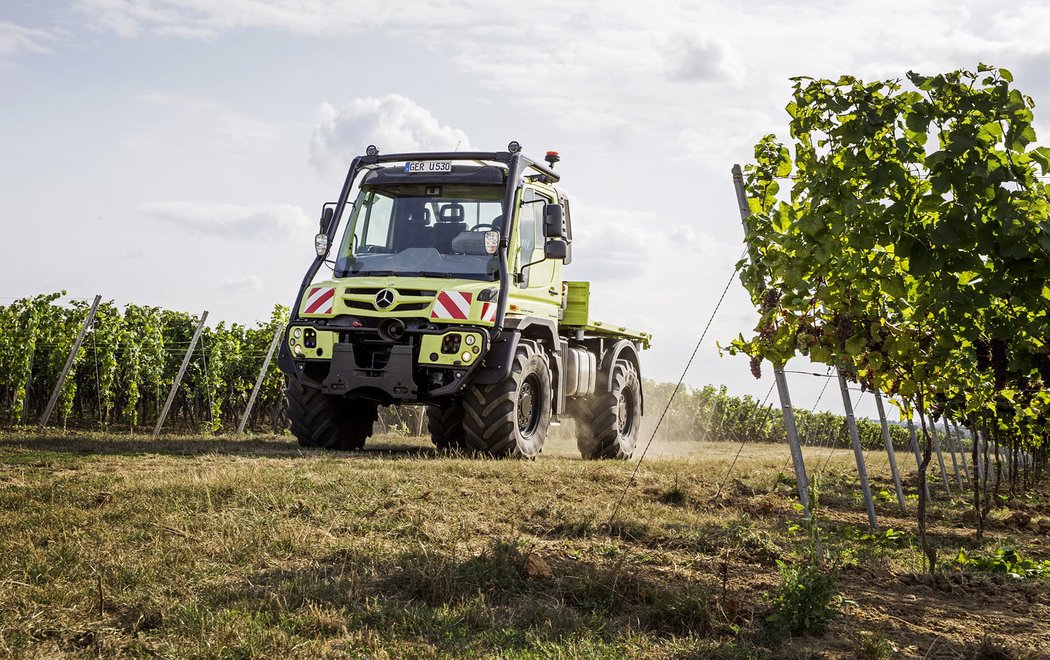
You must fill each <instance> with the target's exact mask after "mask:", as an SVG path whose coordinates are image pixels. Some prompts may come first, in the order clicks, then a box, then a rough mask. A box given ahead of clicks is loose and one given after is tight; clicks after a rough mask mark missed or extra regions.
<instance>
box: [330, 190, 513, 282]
mask: <svg viewBox="0 0 1050 660" xmlns="http://www.w3.org/2000/svg"><path fill="white" fill-rule="evenodd" d="M502 202H503V188H502V187H498V186H450V185H445V186H435V185H423V184H420V185H404V186H384V187H370V188H367V189H362V190H361V192H360V193H359V194H358V196H357V200H356V201H355V202H354V206H353V209H352V210H351V211H350V213H349V220H348V222H347V224H346V228H345V229H344V232H343V240H342V242H341V243H340V246H339V252H338V253H337V257H336V264H335V276H336V277H352V276H365V275H406V276H419V277H461V278H466V279H484V280H491V279H495V277H496V275H497V274H498V273H499V259H498V258H497V257H496V255H492V254H489V253H488V252H486V251H485V232H486V231H489V230H492V229H495V230H497V231H501V230H502V217H503V203H502Z"/></svg>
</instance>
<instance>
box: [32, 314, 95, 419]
mask: <svg viewBox="0 0 1050 660" xmlns="http://www.w3.org/2000/svg"><path fill="white" fill-rule="evenodd" d="M100 302H102V296H95V300H94V301H93V302H92V303H91V309H89V310H88V314H87V317H86V318H85V319H84V325H82V326H80V332H79V333H77V338H76V341H74V342H73V348H72V349H71V350H70V351H69V358H67V359H66V366H64V367H62V373H61V374H60V375H59V377H58V382H57V383H55V389H54V390H53V391H52V392H51V398H50V399H48V402H47V408H45V409H44V416H43V417H41V418H40V424H39V425H38V426H37V427H36V430H37V431H38V432H40V431H43V430H44V427H45V426H47V420H48V419H50V418H51V413H52V411H54V409H55V404H56V403H58V396H59V395H60V394H61V393H62V386H63V385H65V384H66V378H67V377H68V376H69V370H70V369H72V368H73V360H75V359H76V357H77V352H78V351H80V345H81V344H83V343H84V337H85V336H87V331H88V328H90V327H91V323H92V321H94V320H95V312H96V311H97V310H98V304H99V303H100Z"/></svg>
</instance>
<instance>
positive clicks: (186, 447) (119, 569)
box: [0, 434, 1050, 658]
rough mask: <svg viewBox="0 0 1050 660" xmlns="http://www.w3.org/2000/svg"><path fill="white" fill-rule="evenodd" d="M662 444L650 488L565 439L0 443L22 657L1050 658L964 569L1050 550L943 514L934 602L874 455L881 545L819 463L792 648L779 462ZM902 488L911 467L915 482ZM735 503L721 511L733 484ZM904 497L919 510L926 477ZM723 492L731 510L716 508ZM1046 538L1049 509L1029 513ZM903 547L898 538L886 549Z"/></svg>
mask: <svg viewBox="0 0 1050 660" xmlns="http://www.w3.org/2000/svg"><path fill="white" fill-rule="evenodd" d="M738 449H739V446H738V445H729V444H701V443H697V442H685V441H682V442H667V441H658V442H657V443H656V444H655V445H654V447H653V449H652V450H651V451H650V455H649V457H647V459H646V461H645V462H644V463H643V464H642V467H641V469H640V470H639V472H638V478H637V482H636V483H635V484H634V485H633V487H632V488H631V489H630V490H629V491H628V492H627V495H626V498H625V499H624V502H623V506H622V508H620V509H619V511H618V513H617V515H616V517H615V518H614V519H612V520H611V521H610V515H611V513H612V511H613V508H614V506H615V504H616V502H617V501H618V500H619V498H620V495H621V493H622V492H623V490H624V486H625V485H626V484H627V482H628V479H629V477H630V474H631V471H632V470H633V468H634V463H633V462H632V463H622V462H586V461H582V460H579V458H578V457H577V456H575V455H574V447H573V446H572V445H571V443H570V442H567V441H565V440H559V439H555V440H554V441H552V443H551V445H550V446H549V447H548V449H547V451H546V452H545V453H544V454H543V455H542V456H541V457H540V458H539V459H538V460H536V461H534V462H519V461H494V460H476V459H471V458H464V457H448V456H440V455H438V454H436V453H435V452H434V451H433V450H432V449H431V448H430V445H429V442H428V441H426V440H425V439H405V438H396V437H383V438H378V439H377V440H375V441H373V442H372V443H371V444H370V448H369V450H367V451H365V452H361V453H356V454H341V453H324V452H320V451H303V450H300V449H299V448H298V447H297V446H295V445H294V444H293V442H292V441H291V440H290V439H288V438H262V439H260V438H254V439H251V440H236V439H222V438H167V439H165V440H163V441H159V442H154V441H151V440H149V439H148V438H129V437H127V436H105V435H98V434H91V435H76V434H67V435H50V436H35V435H19V434H6V435H0V656H4V657H56V656H57V657H63V656H70V657H126V656H132V657H154V656H156V657H165V658H183V657H202V658H203V657H209V658H210V657H228V658H242V657H243V658H247V657H268V658H269V657H318V656H328V657H449V658H452V657H455V658H459V657H471V656H473V657H490V656H497V657H506V658H526V657H528V658H531V657H544V658H547V657H549V658H577V657H595V658H606V657H631V658H634V657H653V658H656V657H661V658H662V657H681V658H687V657H727V658H735V657H742V658H743V657H869V658H877V657H890V656H893V655H897V654H899V655H903V656H906V657H927V658H937V657H953V658H954V657H1039V654H1040V653H1043V652H1044V651H1045V649H1047V648H1050V589H1048V586H1050V582H1048V581H1047V580H1045V579H1030V580H1014V579H1011V578H1009V577H1004V576H1002V575H993V574H989V573H980V572H971V571H961V570H959V569H956V568H951V567H950V562H951V561H952V559H953V558H954V557H955V556H956V555H957V553H958V551H959V549H965V550H966V551H967V552H970V553H977V554H979V553H981V552H990V551H992V550H995V549H998V548H1002V547H1006V546H1009V547H1015V548H1018V549H1019V550H1021V551H1022V552H1023V553H1024V554H1025V555H1028V556H1032V557H1036V558H1042V559H1046V558H1050V543H1048V537H1046V536H1043V535H1039V534H1036V533H1033V532H1032V531H1030V530H1029V529H1028V528H1027V527H1019V526H1017V525H1016V524H1015V520H1016V517H1015V516H1014V515H1013V514H1014V511H1012V510H1005V509H1000V510H996V511H994V512H993V514H992V518H993V520H992V522H991V530H990V533H989V538H988V539H986V541H985V543H984V544H983V548H981V547H978V546H977V545H976V541H975V540H974V539H973V538H972V532H971V528H970V526H969V525H968V524H967V523H966V520H967V512H966V503H965V502H964V501H962V500H961V499H957V500H947V499H942V500H940V501H938V503H937V504H936V505H935V507H934V510H933V512H932V514H931V519H932V528H933V537H934V538H935V539H936V542H937V544H938V545H939V547H940V557H941V558H943V560H944V561H945V562H946V563H945V566H948V568H946V569H945V570H944V571H943V572H942V573H941V575H940V576H939V577H938V578H937V579H936V580H934V581H932V582H931V581H928V580H926V579H924V578H923V577H922V569H921V564H920V556H919V553H918V552H917V550H916V549H915V540H914V536H913V533H914V527H915V525H914V522H913V516H914V509H915V502H914V500H913V499H912V500H909V508H910V511H909V513H908V514H907V515H906V516H902V515H901V514H900V513H899V511H898V510H897V505H896V501H895V499H894V498H891V497H890V496H889V495H890V493H892V487H891V486H890V485H889V480H888V472H887V469H886V462H885V458H883V457H880V456H879V455H878V454H875V453H873V454H871V455H870V457H869V458H870V462H871V472H872V475H873V479H874V481H875V490H876V492H879V493H880V495H879V503H878V512H879V516H880V523H881V527H882V531H881V532H880V533H879V534H868V533H867V529H866V518H865V516H864V513H863V505H862V504H861V501H860V499H859V488H858V486H857V484H856V478H855V477H854V476H852V475H853V474H854V470H853V467H852V455H851V454H850V453H849V452H846V451H843V450H838V451H836V452H834V454H831V455H830V456H829V453H828V450H824V449H812V450H807V460H808V462H809V468H810V470H811V472H814V473H819V477H818V493H819V502H820V508H819V512H818V516H817V520H818V526H819V531H818V532H817V539H818V542H819V548H820V553H821V556H822V557H823V559H822V562H823V565H824V566H825V570H826V572H827V573H828V574H829V575H833V576H834V577H835V581H836V584H837V588H838V595H837V596H836V597H835V598H834V599H833V602H832V607H833V608H834V609H835V611H836V616H835V617H834V618H833V619H832V620H831V621H830V623H829V624H828V625H827V628H826V630H825V631H824V632H823V633H822V634H818V635H800V636H792V635H790V634H786V633H785V631H784V629H783V627H778V626H777V625H775V621H776V617H775V616H773V615H774V614H776V609H775V607H774V604H773V603H774V598H773V594H774V593H775V592H777V590H778V587H779V585H780V582H781V570H782V569H781V568H780V566H779V565H778V560H779V561H780V562H784V563H785V565H793V564H798V563H800V562H805V561H806V558H807V556H809V557H812V556H813V555H812V553H813V552H814V550H813V547H814V546H813V541H812V538H813V536H812V534H811V533H810V532H807V530H806V529H804V528H803V527H802V526H800V525H799V523H800V514H799V512H798V510H797V508H796V507H795V506H794V503H795V501H796V498H795V497H794V495H793V492H794V485H793V481H792V478H791V470H790V468H789V466H788V465H787V463H786V458H787V452H786V447H785V446H782V445H755V446H744V449H743V451H742V452H741V454H740V458H739V460H738V462H736V464H735V466H734V468H733V470H732V472H731V474H728V476H727V469H728V467H729V465H730V464H731V463H732V461H733V459H734V456H735V454H736V452H737V450H738ZM902 463H904V464H905V465H907V464H908V463H909V461H908V460H907V457H906V456H905V457H902ZM723 482H724V486H722V483H723ZM908 484H909V488H908V492H910V493H914V492H915V488H914V486H915V484H914V474H913V473H909V475H908ZM720 486H721V487H720ZM1012 506H1014V507H1016V508H1020V509H1023V510H1024V511H1025V512H1026V515H1028V516H1032V517H1034V518H1035V519H1037V520H1038V519H1039V518H1040V517H1050V507H1048V506H1047V500H1046V497H1045V493H1044V494H1042V496H1041V497H1034V496H1033V497H1029V498H1027V499H1025V500H1022V501H1020V502H1018V503H1016V504H1015V505H1012ZM888 528H893V529H894V530H901V531H902V532H903V533H892V532H891V533H887V532H886V530H887V529H888Z"/></svg>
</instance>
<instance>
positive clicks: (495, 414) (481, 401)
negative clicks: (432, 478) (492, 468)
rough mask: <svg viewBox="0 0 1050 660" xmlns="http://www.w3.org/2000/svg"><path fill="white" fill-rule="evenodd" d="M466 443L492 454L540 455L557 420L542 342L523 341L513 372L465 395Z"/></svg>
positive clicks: (472, 448)
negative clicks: (554, 418)
mask: <svg viewBox="0 0 1050 660" xmlns="http://www.w3.org/2000/svg"><path fill="white" fill-rule="evenodd" d="M463 413H464V414H463V430H464V432H465V433H464V441H465V443H466V447H467V448H468V449H471V450H473V451H477V452H481V453H483V454H488V455H490V456H516V457H520V458H536V456H537V455H539V453H540V451H541V450H542V449H543V443H544V442H545V441H546V439H547V431H548V429H549V428H550V421H551V370H550V365H549V364H548V362H547V355H546V353H544V351H543V349H542V348H541V347H540V345H539V344H537V343H535V342H531V341H524V340H523V341H522V342H521V343H520V344H518V348H517V351H516V352H515V354H514V363H513V365H512V367H511V371H510V375H509V376H508V377H507V378H506V379H504V380H503V381H501V382H499V383H496V384H495V385H471V386H468V388H467V391H466V393H465V395H464V397H463Z"/></svg>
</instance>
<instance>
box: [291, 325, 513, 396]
mask: <svg viewBox="0 0 1050 660" xmlns="http://www.w3.org/2000/svg"><path fill="white" fill-rule="evenodd" d="M296 329H299V330H300V333H301V334H300V336H299V337H295V336H294V335H293V333H294V331H295V330H296ZM308 329H309V330H312V331H313V334H312V335H311V337H313V340H312V341H311V346H310V347H305V346H304V345H303V341H302V334H305V333H306V332H307V330H308ZM490 333H491V330H490V329H488V328H479V327H476V326H441V327H434V326H430V325H429V324H427V323H425V322H419V323H416V324H409V325H408V327H407V328H406V331H405V333H404V335H403V336H402V337H400V338H399V339H397V340H391V339H390V338H389V337H386V338H384V336H383V335H382V334H381V333H380V332H379V331H378V329H376V328H369V327H352V326H346V325H344V324H340V323H339V322H338V320H336V319H333V320H329V321H320V322H315V321H308V320H303V319H299V320H297V321H295V322H294V323H292V324H291V325H290V326H289V328H288V329H287V330H286V331H285V336H284V341H282V342H281V350H280V353H279V354H278V366H279V367H280V369H281V371H283V372H284V373H285V374H286V375H287V376H288V377H289V378H290V379H294V380H295V381H296V382H298V383H299V385H300V386H303V387H311V388H314V389H318V390H321V391H322V392H325V393H327V394H332V395H335V396H347V397H353V398H362V399H368V400H372V401H375V402H377V403H381V404H387V405H388V404H393V403H429V402H439V401H441V400H442V399H446V398H448V397H450V396H454V395H456V394H458V393H459V392H460V391H461V390H462V389H463V387H464V386H465V385H466V384H467V383H468V382H471V381H474V380H478V381H479V382H495V380H498V378H499V375H500V373H501V372H502V371H504V369H505V368H508V369H509V366H510V359H509V357H505V354H506V352H507V348H508V346H509V347H510V351H511V353H510V355H513V345H512V344H516V343H517V342H516V341H509V339H510V338H509V337H508V335H509V334H510V333H503V334H502V335H497V336H496V337H492V336H491V334H490ZM468 336H470V337H471V338H472V339H471V341H472V343H471V344H467V343H466V342H467V339H466V337H468ZM451 337H458V338H459V340H458V341H450V340H449V338H451ZM513 339H515V340H516V336H514V337H513ZM453 348H454V349H455V350H451V349H453ZM464 353H469V360H463V359H461V358H462V357H464ZM493 372H496V373H495V376H494V374H493ZM494 377H495V380H494V379H493V378H494Z"/></svg>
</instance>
